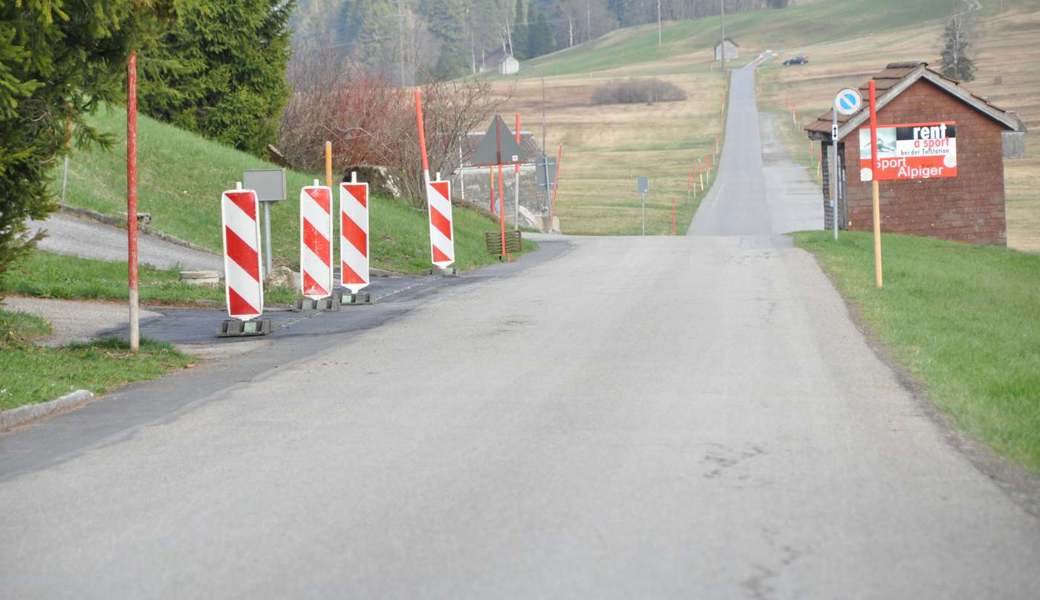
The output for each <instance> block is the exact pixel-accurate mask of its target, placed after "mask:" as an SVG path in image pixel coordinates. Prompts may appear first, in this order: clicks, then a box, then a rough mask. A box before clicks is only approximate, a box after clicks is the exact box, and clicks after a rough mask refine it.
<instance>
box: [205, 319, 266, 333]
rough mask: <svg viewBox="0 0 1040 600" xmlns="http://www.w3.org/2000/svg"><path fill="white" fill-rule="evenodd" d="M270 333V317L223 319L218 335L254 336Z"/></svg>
mask: <svg viewBox="0 0 1040 600" xmlns="http://www.w3.org/2000/svg"><path fill="white" fill-rule="evenodd" d="M270 334H271V319H252V320H249V321H241V320H239V319H225V320H224V322H223V323H221V325H220V333H219V334H218V335H219V337H256V336H261V335H270Z"/></svg>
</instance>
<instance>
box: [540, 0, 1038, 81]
mask: <svg viewBox="0 0 1040 600" xmlns="http://www.w3.org/2000/svg"><path fill="white" fill-rule="evenodd" d="M989 4H991V3H987V9H986V12H987V13H990V12H992V9H991V8H988V5H989ZM1009 4H1011V5H1013V6H1019V5H1030V4H1036V2H1035V0H1011V2H1009ZM949 7H950V2H949V0H912V1H906V0H825V1H824V0H821V1H819V2H813V3H810V4H804V5H795V6H791V7H789V8H786V9H783V10H759V11H752V12H747V13H739V14H735V15H729V16H727V17H726V35H727V36H730V37H733V38H734V39H736V40H737V42H738V43H740V44H741V45H742V47H743V52H744V55H743V56H742V57H741V59H740V61H738V63H739V62H742V61H746V60H748V59H750V58H753V57H754V56H753V55H751V56H748V55H747V54H748V51H749V50H751V49H754V48H758V49H765V48H767V47H772V48H773V49H778V50H779V49H782V48H784V47H786V46H792V47H793V46H801V45H806V44H813V43H818V42H823V41H828V40H835V39H842V38H847V37H861V36H864V35H869V34H870V33H871V32H877V31H885V30H892V29H906V28H912V27H915V26H916V25H918V24H920V23H923V22H926V21H930V20H934V19H936V18H937V17H941V16H942V15H945V14H948V12H949ZM719 31H720V21H719V18H718V17H710V18H705V19H697V20H690V21H677V22H666V23H665V26H664V34H663V41H664V43H663V44H662V46H661V47H658V45H657V26H656V25H643V26H639V27H629V28H625V29H621V30H618V31H615V32H612V33H610V34H608V35H606V36H604V37H602V38H600V39H598V40H594V41H593V42H592V43H589V44H587V45H583V46H579V47H576V48H574V49H572V50H568V51H565V52H559V53H556V54H553V55H551V56H548V57H545V58H541V59H535V60H531V61H527V62H525V63H524V64H523V69H522V71H521V77H545V76H552V75H567V74H579V73H581V74H588V73H590V72H594V71H605V70H609V69H617V68H620V67H630V66H633V65H640V64H647V65H648V67H649V69H650V70H651V71H650V72H653V69H654V64H653V63H661V62H667V61H668V60H669V59H672V58H674V57H676V56H681V55H687V54H696V53H700V54H705V55H710V53H711V48H712V47H713V45H714V44H715V43H716V42H717V41H718V36H719ZM676 68H681V66H677V67H676Z"/></svg>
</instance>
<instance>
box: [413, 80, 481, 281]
mask: <svg viewBox="0 0 1040 600" xmlns="http://www.w3.org/2000/svg"><path fill="white" fill-rule="evenodd" d="M415 120H416V124H417V126H418V128H419V150H420V151H421V152H422V166H423V181H424V182H425V183H426V210H427V213H428V215H429V220H430V258H431V262H433V264H434V265H435V266H437V267H438V268H440V269H441V270H442V271H449V272H450V271H451V265H452V264H453V263H454V262H455V235H454V226H453V222H452V214H451V182H450V181H446V180H445V181H431V180H430V159H429V157H428V156H427V154H426V129H425V127H424V125H423V111H422V92H421V91H420V90H419V88H415ZM499 177H501V173H500V174H499ZM499 195H501V194H499Z"/></svg>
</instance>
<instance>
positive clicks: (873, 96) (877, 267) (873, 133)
mask: <svg viewBox="0 0 1040 600" xmlns="http://www.w3.org/2000/svg"><path fill="white" fill-rule="evenodd" d="M877 128H878V124H877V89H876V86H875V85H874V80H873V79H871V80H870V151H871V153H872V154H871V157H872V159H873V160H871V161H870V171H871V174H870V184H871V189H872V191H873V196H874V284H875V285H876V286H877V287H878V288H879V289H880V288H882V287H884V284H885V283H884V276H883V275H882V273H883V272H884V271H883V267H882V265H881V188H880V187H879V183H878V177H879V176H880V175H881V157H880V156H879V155H878V143H877Z"/></svg>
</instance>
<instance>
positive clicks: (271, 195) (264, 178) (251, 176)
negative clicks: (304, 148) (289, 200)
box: [242, 169, 286, 274]
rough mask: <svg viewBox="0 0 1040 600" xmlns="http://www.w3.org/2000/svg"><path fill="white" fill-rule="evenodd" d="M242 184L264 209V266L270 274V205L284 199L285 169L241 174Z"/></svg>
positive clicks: (261, 170)
mask: <svg viewBox="0 0 1040 600" xmlns="http://www.w3.org/2000/svg"><path fill="white" fill-rule="evenodd" d="M242 184H243V185H244V186H245V188H246V189H247V190H254V191H255V192H256V199H257V200H258V201H259V202H260V205H261V206H262V207H263V208H264V257H265V258H266V259H267V260H266V261H265V262H266V263H267V264H266V265H264V266H265V267H267V271H266V272H267V273H268V274H270V273H271V203H272V202H279V201H281V200H285V199H286V195H285V194H286V190H285V169H257V170H254V171H246V172H245V173H243V174H242Z"/></svg>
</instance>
